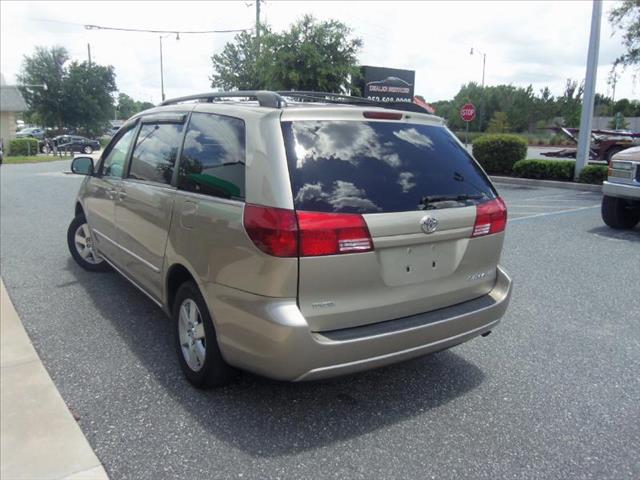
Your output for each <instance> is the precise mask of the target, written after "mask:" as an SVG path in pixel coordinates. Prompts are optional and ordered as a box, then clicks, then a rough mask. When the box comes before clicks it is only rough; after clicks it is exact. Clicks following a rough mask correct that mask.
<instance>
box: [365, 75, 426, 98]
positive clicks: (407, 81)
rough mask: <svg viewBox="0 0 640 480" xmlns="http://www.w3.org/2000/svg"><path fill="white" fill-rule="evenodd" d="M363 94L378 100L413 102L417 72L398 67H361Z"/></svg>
mask: <svg viewBox="0 0 640 480" xmlns="http://www.w3.org/2000/svg"><path fill="white" fill-rule="evenodd" d="M360 68H361V70H362V78H363V81H362V83H361V90H362V96H363V97H365V98H367V99H369V100H374V101H376V102H412V101H413V87H414V84H415V78H416V72H415V71H413V70H398V69H396V68H383V67H370V66H363V67H360Z"/></svg>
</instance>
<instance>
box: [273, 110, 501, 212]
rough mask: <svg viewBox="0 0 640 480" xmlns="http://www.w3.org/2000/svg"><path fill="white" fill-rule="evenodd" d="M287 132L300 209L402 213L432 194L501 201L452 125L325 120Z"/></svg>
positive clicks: (288, 126)
mask: <svg viewBox="0 0 640 480" xmlns="http://www.w3.org/2000/svg"><path fill="white" fill-rule="evenodd" d="M282 129H283V134H284V139H285V146H286V150H287V160H288V164H289V173H290V176H291V185H292V189H293V197H294V203H295V207H296V209H298V210H311V211H320V212H345V213H349V212H351V213H382V212H402V211H410V210H418V209H421V208H424V198H425V197H427V196H457V195H469V196H472V197H474V200H473V202H478V201H480V202H481V201H484V200H489V199H493V198H495V196H496V195H495V192H494V190H493V188H492V187H491V184H490V183H489V181H488V179H487V177H486V175H485V174H484V173H483V172H482V170H481V169H480V168H479V167H478V166H477V164H476V163H475V162H474V161H473V159H472V158H471V156H470V155H469V154H468V153H467V152H466V151H465V149H464V148H462V147H461V146H460V145H459V144H458V143H457V142H456V140H455V139H454V138H452V136H451V134H450V133H449V132H448V131H447V130H446V129H445V128H444V127H439V126H431V125H421V124H406V123H394V122H360V121H328V120H323V121H299V122H283V123H282ZM476 197H477V198H476ZM468 204H469V201H466V202H450V203H449V204H448V205H447V206H464V205H468Z"/></svg>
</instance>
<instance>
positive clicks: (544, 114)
mask: <svg viewBox="0 0 640 480" xmlns="http://www.w3.org/2000/svg"><path fill="white" fill-rule="evenodd" d="M583 90H584V87H583V85H582V84H578V82H577V81H575V80H571V79H568V80H567V81H566V83H565V87H564V90H563V93H562V94H561V95H558V96H554V95H552V93H551V91H550V90H549V88H548V87H545V88H542V89H540V91H539V92H537V93H536V92H535V91H534V89H533V87H532V86H531V85H529V86H528V87H515V86H513V85H496V86H488V87H487V86H485V87H484V88H483V87H481V86H480V85H478V84H477V83H475V82H470V83H468V84H466V85H463V86H462V87H461V88H460V90H459V91H458V93H457V94H456V95H455V96H454V98H453V99H451V100H444V101H437V102H433V104H432V105H433V106H434V108H435V109H436V115H439V116H441V117H443V118H445V119H446V120H447V124H448V125H449V127H450V128H452V129H453V130H463V129H464V128H466V125H465V122H464V121H463V120H462V119H461V118H460V114H459V110H460V107H461V106H462V105H464V104H465V103H467V102H471V103H473V104H474V105H475V107H476V119H475V120H474V121H473V122H472V123H471V129H472V130H474V131H482V132H484V131H491V132H495V133H502V132H534V131H535V130H537V129H539V128H545V127H549V126H555V125H562V126H566V127H579V126H580V112H581V110H582V94H583ZM616 114H620V115H622V116H623V117H638V116H640V101H638V100H629V99H626V98H623V99H619V100H617V101H615V102H614V101H613V100H612V99H611V98H610V97H607V96H605V95H601V94H596V99H595V108H594V115H596V116H604V117H613V116H615V115H616ZM623 120H624V119H623Z"/></svg>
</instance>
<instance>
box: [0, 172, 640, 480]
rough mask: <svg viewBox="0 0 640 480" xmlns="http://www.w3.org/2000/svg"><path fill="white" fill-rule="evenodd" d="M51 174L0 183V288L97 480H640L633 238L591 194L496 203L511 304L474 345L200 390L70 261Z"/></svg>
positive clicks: (117, 280) (520, 191)
mask: <svg viewBox="0 0 640 480" xmlns="http://www.w3.org/2000/svg"><path fill="white" fill-rule="evenodd" d="M68 168H69V162H68V161H67V162H55V163H48V164H35V165H4V166H2V168H1V170H0V177H1V183H0V191H1V197H0V200H1V211H0V220H1V229H0V262H1V273H2V278H3V279H4V282H5V284H6V287H7V289H8V292H9V294H10V296H11V298H12V300H13V302H14V304H15V307H16V309H17V311H18V313H19V314H20V316H21V318H22V321H23V323H24V325H25V328H26V329H27V331H28V333H29V335H30V337H31V339H32V341H33V343H34V345H35V347H36V349H37V351H38V353H39V354H40V356H41V358H42V360H43V362H44V364H45V366H46V367H47V369H48V371H49V373H50V375H51V377H52V378H53V380H54V382H55V383H56V385H57V386H58V388H59V390H60V392H61V394H62V396H63V397H64V399H65V401H66V402H67V404H68V405H69V407H70V408H71V410H72V411H73V412H74V413H75V414H76V415H77V416H78V417H79V420H78V421H79V425H80V427H81V428H82V430H83V431H84V433H85V435H86V436H87V438H88V440H89V442H90V443H91V445H92V447H93V448H94V450H95V451H96V453H97V455H98V457H99V458H100V460H101V461H102V462H103V464H104V466H105V468H106V470H107V472H108V473H109V474H110V476H111V478H113V479H125V478H136V479H147V478H148V479H159V478H185V479H196V478H243V479H248V478H296V479H300V478H341V479H342V478H349V479H359V478H362V479H372V478H385V479H387V478H435V479H447V478H451V479H461V478H473V479H485V478H486V479H496V478H517V479H522V478H531V479H534V478H535V479H538V478H585V479H591V478H593V479H604V478H609V479H626V478H629V479H631V478H639V477H640V456H638V451H640V374H639V373H638V372H640V321H639V320H640V313H639V312H640V296H639V295H638V291H639V285H640V281H639V277H638V275H639V268H638V267H639V266H640V228H636V229H635V230H633V231H631V232H616V231H612V230H610V229H608V228H607V227H605V226H604V224H603V223H602V221H601V219H600V213H599V204H600V199H601V196H600V194H598V193H593V192H582V191H572V190H560V189H551V188H537V187H529V186H526V187H525V186H515V185H498V189H499V190H500V193H501V194H502V196H503V197H504V199H505V201H506V203H507V206H508V208H509V216H510V220H509V225H508V227H507V237H506V243H505V248H504V252H503V264H504V266H505V267H506V269H507V270H508V271H509V272H510V274H511V275H512V277H513V279H514V282H515V289H514V293H513V298H512V302H511V305H510V307H509V310H508V312H507V314H506V316H505V317H504V319H503V322H502V324H501V325H500V326H499V327H498V328H497V329H496V330H495V331H494V332H493V334H492V335H490V336H489V337H487V338H479V339H475V340H473V341H471V342H469V343H467V344H464V345H461V346H458V347H455V348H453V349H451V350H449V351H446V352H442V353H439V354H435V355H432V356H429V357H426V358H421V359H417V360H413V361H410V362H407V363H403V364H400V365H395V366H391V367H387V368H383V369H380V370H375V371H371V372H367V373H364V374H359V375H355V376H350V377H346V378H340V379H334V380H330V381H322V382H315V383H301V384H288V383H279V382H272V381H269V380H265V379H261V378H259V377H256V376H253V375H249V374H245V375H242V376H241V377H240V379H239V380H238V381H237V382H236V383H235V384H233V385H231V386H229V387H226V388H224V389H220V390H213V391H208V392H201V391H197V390H194V389H193V388H192V387H190V386H189V384H188V383H187V381H186V380H185V379H184V378H183V376H182V373H181V372H180V369H179V366H178V363H177V361H176V358H175V352H174V348H173V343H172V336H171V333H172V330H171V325H170V322H169V320H168V319H167V318H165V317H164V315H163V314H162V313H161V311H160V310H159V309H158V308H157V307H156V306H155V305H154V304H153V303H152V302H151V301H149V300H148V299H147V298H146V297H145V296H144V295H142V294H141V293H139V292H138V291H137V290H136V289H134V288H133V287H131V286H129V284H128V283H127V282H126V281H125V280H124V279H122V278H121V277H119V276H118V275H117V274H115V273H106V274H92V273H88V272H85V271H82V270H81V269H80V268H79V267H77V266H76V265H75V263H73V261H72V260H71V258H70V256H69V254H68V253H67V247H66V239H65V234H66V228H67V225H68V222H69V221H70V219H71V215H72V212H73V200H74V197H75V194H76V192H77V188H78V186H79V184H80V181H81V179H80V178H79V177H75V176H72V175H65V174H64V173H63V171H64V170H68Z"/></svg>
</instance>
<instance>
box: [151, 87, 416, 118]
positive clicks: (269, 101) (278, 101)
mask: <svg viewBox="0 0 640 480" xmlns="http://www.w3.org/2000/svg"><path fill="white" fill-rule="evenodd" d="M284 97H288V98H290V99H293V100H297V101H301V102H323V103H335V104H341V105H360V106H362V105H368V106H371V107H378V108H390V109H394V110H404V111H407V112H416V113H428V112H426V111H425V109H424V108H422V107H421V106H419V105H416V104H415V103H413V102H376V101H374V100H369V99H367V98H363V97H354V96H351V95H343V94H340V93H330V92H310V91H305V90H290V91H285V90H282V91H279V92H273V91H270V90H238V91H234V92H208V93H198V94H195V95H187V96H185V97H177V98H171V99H169V100H165V101H164V102H162V103H161V104H160V105H162V106H164V105H175V104H177V103H183V102H190V101H194V100H200V101H204V102H208V103H211V102H213V101H214V100H216V99H224V98H255V99H256V100H258V104H259V105H260V106H261V107H269V108H283V107H285V106H287V102H286V100H285V99H284Z"/></svg>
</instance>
